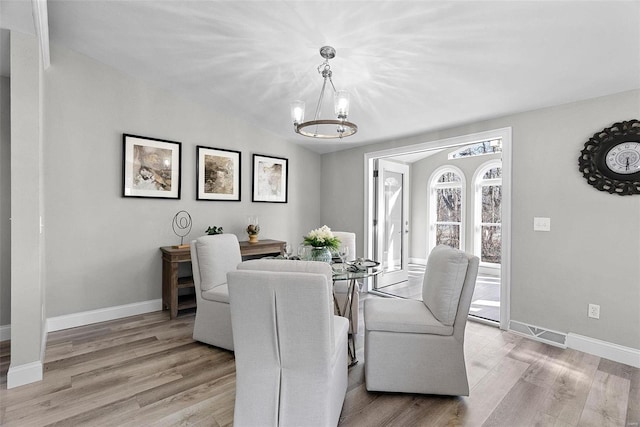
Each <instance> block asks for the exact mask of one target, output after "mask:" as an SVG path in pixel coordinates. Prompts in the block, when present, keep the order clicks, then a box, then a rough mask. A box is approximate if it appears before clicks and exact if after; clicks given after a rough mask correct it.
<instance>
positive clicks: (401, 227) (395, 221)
mask: <svg viewBox="0 0 640 427" xmlns="http://www.w3.org/2000/svg"><path fill="white" fill-rule="evenodd" d="M376 170H377V179H376V180H375V182H376V218H375V219H376V224H377V227H376V230H377V231H376V233H375V236H374V239H375V253H376V259H377V260H378V261H379V262H380V264H381V266H382V268H383V271H384V273H383V274H382V275H380V276H378V278H377V280H376V283H375V286H374V288H375V289H380V288H383V287H385V286H389V285H393V284H395V283H399V282H403V281H406V280H407V278H408V263H409V259H408V254H409V241H408V240H409V239H408V236H409V194H410V193H409V166H408V165H406V164H404V163H397V162H392V161H389V160H384V159H378V160H377V161H376Z"/></svg>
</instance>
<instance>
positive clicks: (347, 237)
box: [333, 231, 358, 261]
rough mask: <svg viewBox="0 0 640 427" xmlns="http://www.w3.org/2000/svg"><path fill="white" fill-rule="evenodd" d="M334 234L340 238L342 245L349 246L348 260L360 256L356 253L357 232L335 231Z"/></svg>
mask: <svg viewBox="0 0 640 427" xmlns="http://www.w3.org/2000/svg"><path fill="white" fill-rule="evenodd" d="M333 235H334V236H335V237H337V238H338V239H340V244H341V245H345V246H347V247H348V248H349V255H348V257H347V258H348V259H347V261H351V260H352V259H356V258H357V257H358V256H357V255H356V233H351V232H348V231H333Z"/></svg>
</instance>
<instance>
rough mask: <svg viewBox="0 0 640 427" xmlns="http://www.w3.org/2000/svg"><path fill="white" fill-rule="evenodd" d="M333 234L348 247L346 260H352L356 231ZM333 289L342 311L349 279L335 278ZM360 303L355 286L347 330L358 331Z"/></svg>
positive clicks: (354, 253)
mask: <svg viewBox="0 0 640 427" xmlns="http://www.w3.org/2000/svg"><path fill="white" fill-rule="evenodd" d="M333 235H334V236H335V237H337V238H339V239H340V242H341V244H342V245H346V246H348V247H349V256H348V258H349V259H348V260H347V261H349V260H352V259H355V258H357V255H356V233H350V232H347V231H334V232H333ZM333 286H334V288H333V291H334V292H335V295H336V303H337V304H338V305H339V307H340V310H342V311H343V313H342V314H343V315H344V314H345V313H344V310H343V308H345V303H346V301H347V298H348V296H347V290H348V289H349V281H347V280H336V282H335V283H334V285H333ZM359 304H360V288H359V286H356V287H355V289H354V293H353V299H352V300H351V311H352V314H351V325H349V326H350V328H349V332H353V333H356V334H357V333H358V307H359Z"/></svg>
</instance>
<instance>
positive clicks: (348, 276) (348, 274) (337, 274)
mask: <svg viewBox="0 0 640 427" xmlns="http://www.w3.org/2000/svg"><path fill="white" fill-rule="evenodd" d="M331 267H332V269H333V283H334V284H335V282H337V281H339V280H344V281H346V282H347V297H346V298H345V299H344V301H343V304H342V307H341V306H340V304H338V300H337V299H336V293H335V286H334V287H333V303H334V306H335V310H336V314H338V315H339V316H343V317H346V318H347V319H348V320H349V336H348V338H347V348H348V352H349V367H352V366H354V365H355V364H357V363H358V358H357V356H356V335H357V334H358V331H353V330H351V328H352V325H353V309H354V307H353V304H352V301H353V298H354V295H355V292H356V286H358V280H361V279H366V278H369V277H374V276H377V275H378V274H380V273H382V268H380V267H379V266H377V263H376V266H375V267H367V268H361V269H358V268H355V267H354V266H352V265H343V264H340V263H334V264H332V265H331ZM355 309H356V310H358V307H355Z"/></svg>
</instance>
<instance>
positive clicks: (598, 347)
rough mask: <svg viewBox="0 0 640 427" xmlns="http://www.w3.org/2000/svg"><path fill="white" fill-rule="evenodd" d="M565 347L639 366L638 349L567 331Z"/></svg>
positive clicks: (639, 353) (639, 351) (639, 352)
mask: <svg viewBox="0 0 640 427" xmlns="http://www.w3.org/2000/svg"><path fill="white" fill-rule="evenodd" d="M567 347H569V348H572V349H574V350H579V351H583V352H585V353H589V354H593V355H595V356H600V357H604V358H605V359H609V360H613V361H614V362H619V363H624V364H625V365H629V366H633V367H635V368H640V350H638V349H636V348H631V347H624V346H622V345H618V344H613V343H610V342H607V341H601V340H598V339H595V338H590V337H585V336H582V335H578V334H574V333H571V332H569V334H567Z"/></svg>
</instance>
